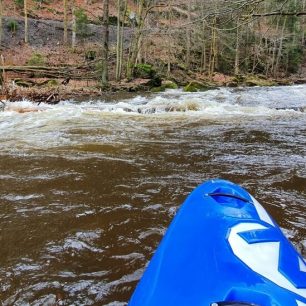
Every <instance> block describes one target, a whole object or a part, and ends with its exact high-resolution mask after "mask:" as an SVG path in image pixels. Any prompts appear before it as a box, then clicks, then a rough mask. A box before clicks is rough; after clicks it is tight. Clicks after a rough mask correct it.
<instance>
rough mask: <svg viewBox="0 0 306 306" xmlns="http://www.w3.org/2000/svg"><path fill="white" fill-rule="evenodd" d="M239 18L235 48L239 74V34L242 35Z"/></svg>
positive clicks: (236, 66) (236, 70) (236, 72)
mask: <svg viewBox="0 0 306 306" xmlns="http://www.w3.org/2000/svg"><path fill="white" fill-rule="evenodd" d="M239 27H240V25H239V19H238V20H237V29H236V48H235V72H234V73H235V75H238V74H239V43H240V41H239V38H240V37H239V36H240V33H239Z"/></svg>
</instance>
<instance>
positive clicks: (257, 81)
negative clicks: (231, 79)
mask: <svg viewBox="0 0 306 306" xmlns="http://www.w3.org/2000/svg"><path fill="white" fill-rule="evenodd" d="M244 84H245V85H246V86H275V85H277V84H276V82H274V81H272V80H268V79H264V78H260V77H257V76H248V77H246V78H245V81H244Z"/></svg>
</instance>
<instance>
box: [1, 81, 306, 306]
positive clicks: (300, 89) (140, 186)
mask: <svg viewBox="0 0 306 306" xmlns="http://www.w3.org/2000/svg"><path fill="white" fill-rule="evenodd" d="M29 110H30V112H27V111H29ZM20 111H22V112H20ZM0 131H1V132H0V169H1V171H0V218H1V223H0V243H1V244H0V245H1V249H0V304H1V302H2V304H3V305H4V306H6V305H54V303H55V302H56V301H57V305H126V303H127V301H128V299H129V297H130V296H131V294H132V292H133V290H134V288H135V286H136V283H137V281H138V280H139V278H140V277H141V275H142V273H143V271H144V267H145V265H146V264H147V262H148V260H149V259H150V257H151V256H152V254H153V252H154V250H155V248H156V246H157V245H158V242H159V241H160V239H161V238H162V235H163V234H164V233H165V230H166V228H167V226H168V225H169V223H170V221H171V219H172V218H173V216H174V214H175V212H176V210H177V209H178V207H179V206H180V204H181V203H182V202H183V201H184V199H185V197H186V196H187V195H188V193H189V192H191V191H192V190H193V189H194V188H195V187H196V186H197V185H199V184H200V183H202V182H203V181H205V180H207V179H209V178H225V179H229V180H232V181H234V182H236V183H239V184H241V185H242V186H243V187H245V188H246V189H247V190H248V191H249V192H251V193H252V194H253V195H254V196H255V197H256V199H257V200H258V201H259V202H261V203H262V205H263V206H264V207H265V208H266V209H267V210H268V212H269V213H270V214H271V215H272V216H273V217H274V218H275V219H276V220H277V222H278V223H279V224H280V226H281V227H282V229H283V230H284V232H285V234H286V236H287V237H288V238H289V239H290V240H291V241H292V242H293V243H294V245H295V246H296V248H298V249H299V250H300V251H301V252H302V255H303V256H304V257H305V256H306V226H305V224H306V214H305V212H306V206H305V205H306V86H304V85H298V86H291V87H271V88H257V87H254V88H248V89H247V88H245V89H243V88H235V89H229V88H221V89H220V90H212V91H207V92H202V93H183V92H182V91H180V90H169V91H167V92H165V93H160V94H154V95H147V96H141V95H139V96H134V97H128V98H125V99H123V98H120V97H116V98H114V99H113V100H106V101H88V102H82V103H80V102H73V101H63V102H61V103H59V104H58V105H47V104H43V103H42V104H40V105H37V104H32V103H30V102H27V101H21V102H15V103H7V105H6V109H5V111H3V112H1V113H0ZM216 226H217V225H216Z"/></svg>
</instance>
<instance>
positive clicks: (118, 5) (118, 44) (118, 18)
mask: <svg viewBox="0 0 306 306" xmlns="http://www.w3.org/2000/svg"><path fill="white" fill-rule="evenodd" d="M120 15H121V0H117V45H116V81H119V80H120V73H119V71H120V68H119V67H120V42H121V24H120V21H121V18H120Z"/></svg>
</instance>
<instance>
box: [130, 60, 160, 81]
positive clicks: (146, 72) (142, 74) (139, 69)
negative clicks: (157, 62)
mask: <svg viewBox="0 0 306 306" xmlns="http://www.w3.org/2000/svg"><path fill="white" fill-rule="evenodd" d="M155 75H156V71H155V70H154V69H153V66H152V65H150V64H138V65H136V66H135V68H134V77H136V78H143V79H151V78H153V77H154V76H155Z"/></svg>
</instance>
